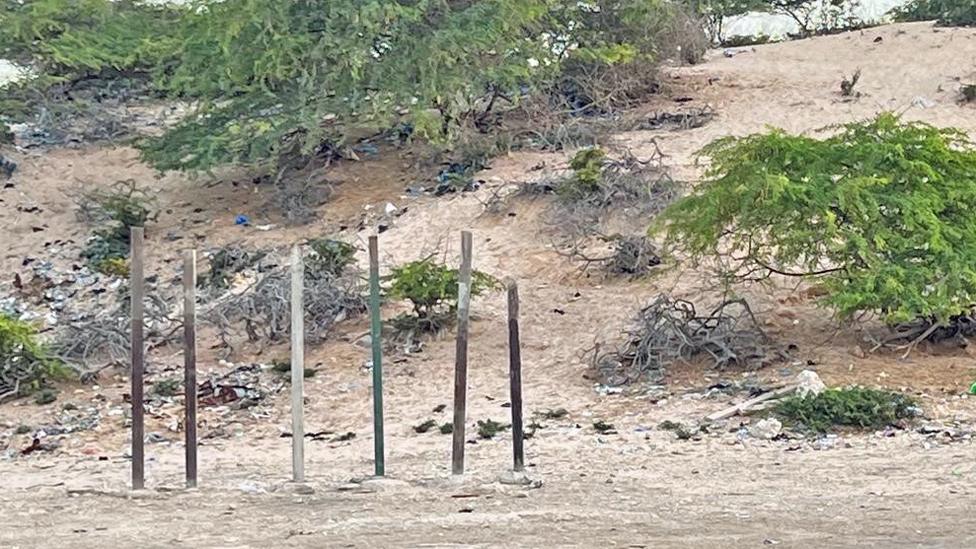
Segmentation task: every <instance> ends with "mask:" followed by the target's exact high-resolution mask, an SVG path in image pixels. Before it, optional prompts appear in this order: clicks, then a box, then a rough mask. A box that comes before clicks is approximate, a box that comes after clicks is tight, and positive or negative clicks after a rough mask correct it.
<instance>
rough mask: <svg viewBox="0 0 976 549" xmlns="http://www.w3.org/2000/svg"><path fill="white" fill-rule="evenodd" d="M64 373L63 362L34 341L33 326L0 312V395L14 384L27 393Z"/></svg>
mask: <svg viewBox="0 0 976 549" xmlns="http://www.w3.org/2000/svg"><path fill="white" fill-rule="evenodd" d="M67 374H68V370H67V368H66V367H65V366H64V364H63V363H62V362H61V361H59V360H57V359H56V358H54V357H52V356H51V355H50V353H49V352H48V350H47V349H46V348H45V347H44V345H42V344H41V343H40V341H38V336H37V329H36V328H35V327H34V326H32V325H31V324H29V323H27V322H24V321H22V320H18V319H16V318H13V317H11V316H7V315H4V314H0V395H2V394H4V393H6V392H8V391H11V390H13V389H14V388H16V389H18V394H29V393H32V392H35V391H38V390H40V389H43V388H45V387H47V386H48V384H49V383H50V382H51V381H54V380H57V379H62V378H64V377H66V376H67Z"/></svg>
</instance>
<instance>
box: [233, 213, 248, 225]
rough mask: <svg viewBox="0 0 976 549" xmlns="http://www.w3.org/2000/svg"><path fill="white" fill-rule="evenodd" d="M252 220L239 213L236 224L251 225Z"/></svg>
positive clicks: (235, 220) (235, 219)
mask: <svg viewBox="0 0 976 549" xmlns="http://www.w3.org/2000/svg"><path fill="white" fill-rule="evenodd" d="M250 224H251V220H250V218H248V217H247V216H246V215H244V214H239V215H238V216H237V217H235V218H234V225H250Z"/></svg>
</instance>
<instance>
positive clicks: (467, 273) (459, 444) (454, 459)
mask: <svg viewBox="0 0 976 549" xmlns="http://www.w3.org/2000/svg"><path fill="white" fill-rule="evenodd" d="M471 247H472V246H471V233H470V232H469V231H461V271H460V273H459V276H458V327H457V350H456V354H455V359H454V437H453V446H452V452H451V472H452V473H453V474H455V475H460V474H463V473H464V422H465V419H466V418H465V416H466V413H465V412H466V408H467V398H468V312H469V310H470V307H471Z"/></svg>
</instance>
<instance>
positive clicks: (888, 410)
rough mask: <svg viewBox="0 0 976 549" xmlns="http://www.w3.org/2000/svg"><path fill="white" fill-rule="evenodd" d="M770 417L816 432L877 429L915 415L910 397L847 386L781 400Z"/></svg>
mask: <svg viewBox="0 0 976 549" xmlns="http://www.w3.org/2000/svg"><path fill="white" fill-rule="evenodd" d="M773 414H775V415H776V416H778V417H780V418H781V419H782V420H783V421H784V422H786V423H787V424H788V425H792V426H795V427H799V428H803V429H808V430H810V431H815V432H819V433H823V432H826V431H828V430H830V429H831V428H832V427H856V428H861V429H879V428H882V427H886V426H888V425H891V424H893V423H895V422H897V421H898V420H900V419H910V418H912V417H915V416H916V415H917V414H918V409H917V408H916V405H915V402H914V400H912V398H911V397H908V396H906V395H902V394H900V393H895V392H892V391H886V390H882V389H865V388H862V387H848V388H844V389H827V390H826V391H823V392H822V393H820V394H818V395H807V396H803V397H800V396H793V397H789V398H786V399H783V400H781V401H780V402H779V403H777V404H776V406H775V407H774V408H773Z"/></svg>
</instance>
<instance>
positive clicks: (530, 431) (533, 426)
mask: <svg viewBox="0 0 976 549" xmlns="http://www.w3.org/2000/svg"><path fill="white" fill-rule="evenodd" d="M545 428H546V426H545V425H543V424H541V423H539V422H537V421H533V422H532V423H529V424H528V425H526V426H525V431H523V433H522V438H525V439H530V438H532V437H534V436H535V432H536V431H538V430H539V429H545Z"/></svg>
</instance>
